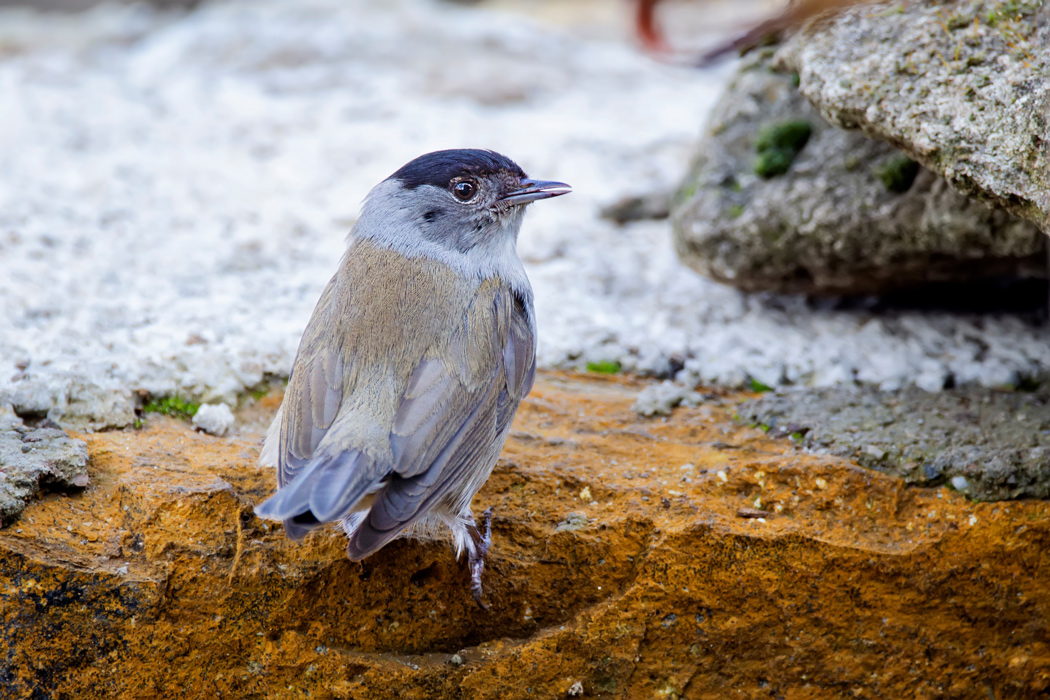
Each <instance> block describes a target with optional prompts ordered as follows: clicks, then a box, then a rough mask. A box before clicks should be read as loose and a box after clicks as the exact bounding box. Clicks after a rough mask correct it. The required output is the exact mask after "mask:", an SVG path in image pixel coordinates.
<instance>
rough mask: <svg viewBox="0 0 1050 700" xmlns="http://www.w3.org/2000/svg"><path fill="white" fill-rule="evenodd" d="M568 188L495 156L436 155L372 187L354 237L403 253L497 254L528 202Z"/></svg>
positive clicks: (514, 232)
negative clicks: (536, 178) (442, 251)
mask: <svg viewBox="0 0 1050 700" xmlns="http://www.w3.org/2000/svg"><path fill="white" fill-rule="evenodd" d="M571 190H572V188H571V187H569V185H566V184H565V183H562V182H552V181H544V180H533V179H531V178H529V177H528V176H527V175H526V174H525V171H524V170H522V169H521V168H520V167H519V166H518V164H517V163H515V162H514V161H512V160H511V159H510V158H507V157H506V156H504V155H500V154H499V153H496V152H494V151H483V150H477V149H454V150H448V151H435V152H433V153H427V154H426V155H422V156H420V157H419V158H416V159H415V160H413V161H411V162H410V163H407V164H406V165H404V166H403V167H402V168H401V169H400V170H398V171H397V172H395V173H394V174H393V175H391V176H390V177H388V178H387V179H386V180H384V181H383V182H381V183H380V184H379V185H378V186H377V187H376V188H375V189H373V190H372V192H371V193H370V194H369V196H368V199H367V200H366V202H365V207H364V210H363V211H362V212H361V219H360V220H359V221H358V227H359V228H360V229H362V230H361V231H360V232H359V233H360V234H363V235H366V236H368V237H370V238H372V239H374V240H375V239H378V240H381V241H383V242H385V243H387V244H389V245H391V246H392V247H395V248H397V249H400V250H402V251H404V252H412V251H415V250H419V251H420V252H422V253H424V254H425V253H426V249H429V251H434V250H435V249H443V250H444V251H447V252H448V253H450V254H459V255H467V254H470V253H471V251H474V252H475V253H477V254H491V255H498V254H500V251H503V250H505V249H507V247H508V245H509V247H510V250H511V251H512V250H513V246H514V242H515V240H516V239H517V235H518V230H519V229H520V228H521V220H522V215H523V214H524V210H525V205H526V204H529V203H530V202H535V201H537V200H540V199H548V198H550V197H557V196H558V195H562V194H567V193H568V192H570V191H571ZM442 257H444V256H442Z"/></svg>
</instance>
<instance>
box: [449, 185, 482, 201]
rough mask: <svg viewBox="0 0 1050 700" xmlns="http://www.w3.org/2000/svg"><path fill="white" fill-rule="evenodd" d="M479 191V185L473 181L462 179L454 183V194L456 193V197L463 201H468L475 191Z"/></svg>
mask: <svg viewBox="0 0 1050 700" xmlns="http://www.w3.org/2000/svg"><path fill="white" fill-rule="evenodd" d="M477 191H478V186H477V185H475V184H474V183H473V182H468V181H466V180H462V181H460V182H457V183H456V184H454V185H452V194H454V195H456V199H458V200H459V201H461V202H466V201H467V200H469V199H470V198H471V197H473V196H474V193H475V192H477Z"/></svg>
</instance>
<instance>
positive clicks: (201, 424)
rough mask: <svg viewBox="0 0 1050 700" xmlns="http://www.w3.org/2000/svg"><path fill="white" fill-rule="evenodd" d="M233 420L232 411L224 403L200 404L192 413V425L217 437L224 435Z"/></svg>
mask: <svg viewBox="0 0 1050 700" xmlns="http://www.w3.org/2000/svg"><path fill="white" fill-rule="evenodd" d="M235 422H236V420H235V419H234V417H233V411H231V410H230V407H229V406H227V405H226V404H224V403H219V404H209V403H205V404H201V407H200V408H198V409H197V412H196V413H194V414H193V427H195V428H197V429H199V430H203V431H204V432H206V433H208V434H210V435H215V436H217V437H223V436H224V435H226V433H228V432H229V431H230V428H232V427H233V424H234V423H235Z"/></svg>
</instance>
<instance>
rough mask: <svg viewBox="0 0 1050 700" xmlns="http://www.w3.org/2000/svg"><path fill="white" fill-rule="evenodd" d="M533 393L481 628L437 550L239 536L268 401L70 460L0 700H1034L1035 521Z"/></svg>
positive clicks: (463, 575)
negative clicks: (221, 432) (197, 426)
mask: <svg viewBox="0 0 1050 700" xmlns="http://www.w3.org/2000/svg"><path fill="white" fill-rule="evenodd" d="M642 385H643V384H642V382H641V381H640V380H623V379H616V378H601V377H588V376H581V375H571V374H555V373H546V374H542V373H541V375H540V378H539V380H538V382H537V385H536V388H535V389H534V390H533V393H532V395H531V396H530V397H529V398H528V399H527V400H526V401H525V403H524V404H523V406H522V409H521V411H520V412H519V415H518V419H517V421H516V423H515V426H514V427H515V431H514V433H513V434H512V436H511V439H510V441H509V442H508V445H507V448H506V450H505V451H504V455H503V458H502V459H501V461H500V463H499V464H498V465H497V467H496V470H495V472H494V473H493V475H492V478H491V479H490V480H489V482H488V483H487V484H486V486H485V488H484V489H483V490H482V491H481V493H480V494H479V496H478V498H477V499H476V502H475V506H476V508H477V509H478V510H479V511H480V510H481V509H484V508H486V507H488V506H492V507H493V511H494V520H493V548H492V552H491V553H490V557H489V560H488V566H487V568H486V571H485V580H484V582H485V591H486V600H487V602H488V603H489V609H488V610H480V609H479V608H478V607H476V606H475V604H474V602H473V601H472V599H471V597H470V592H469V588H468V576H467V572H466V567H465V563H464V562H462V561H461V562H457V561H456V560H455V558H454V556H453V553H452V551H451V550H450V548H449V547H448V546H446V545H445V544H443V543H425V544H424V543H419V542H415V541H408V540H404V541H397V542H395V543H393V544H392V545H390V546H388V547H386V548H385V549H383V550H382V551H381V552H379V553H378V554H376V555H375V556H373V557H371V558H369V559H368V560H366V561H365V562H363V563H362V564H353V563H351V562H349V561H348V560H347V559H346V557H345V555H344V551H343V550H344V537H343V535H342V534H341V532H340V531H338V530H337V529H336V528H334V527H330V528H325V529H323V530H321V531H319V532H317V533H315V534H313V535H311V536H309V537H308V538H306V539H305V540H304V541H302V542H299V543H294V542H289V541H287V540H286V539H285V537H284V534H283V532H282V531H281V528H280V526H274V525H272V524H266V523H264V522H262V521H260V520H259V519H257V518H256V517H255V516H254V515H253V513H252V503H255V502H259V501H261V500H262V499H263V498H265V497H266V496H267V495H268V494H269V493H270V491H271V490H272V489H273V484H274V476H273V474H272V473H270V472H269V471H268V470H264V469H260V468H259V467H257V466H256V464H255V462H256V458H257V455H258V447H259V439H260V437H261V434H262V430H263V427H264V425H265V419H266V417H268V416H269V415H272V413H273V412H274V411H275V410H276V407H277V405H278V403H279V397H276V396H270V397H267V398H266V399H264V400H263V401H262V402H261V407H257V408H256V409H255V415H254V416H253V415H252V414H250V413H249V414H242V416H241V418H242V421H249V422H252V421H253V420H254V422H253V423H252V425H251V427H249V428H246V429H243V430H242V432H241V434H240V435H238V436H235V437H233V438H224V439H220V438H214V437H210V436H207V435H202V434H198V433H194V432H193V431H192V430H191V429H190V428H189V426H187V425H186V424H184V423H179V422H177V421H175V420H172V419H166V418H153V419H151V420H150V421H149V425H148V427H147V428H146V429H144V430H140V431H131V430H129V431H125V432H108V433H98V434H93V435H82V436H78V437H81V438H83V439H85V440H86V441H87V442H88V446H89V453H90V456H91V462H90V465H89V471H90V475H91V485H90V486H89V487H88V488H87V489H86V490H85V491H84V492H82V493H77V494H52V495H49V496H47V497H45V498H43V499H41V500H39V501H37V502H34V503H33V504H31V505H30V506H29V507H28V508H27V509H26V511H25V513H24V514H23V516H22V518H21V520H19V521H17V522H15V523H13V524H12V525H11V526H10V527H8V528H6V529H4V530H2V531H0V605H2V630H3V631H2V642H0V697H4V698H7V697H11V698H18V697H31V698H84V699H93V698H150V699H153V698H213V697H226V698H307V697H310V698H355V699H358V698H360V699H366V698H367V699H369V700H381V699H385V698H391V699H393V698H399V699H410V698H419V699H423V698H471V699H473V698H493V699H495V698H500V699H504V698H563V697H585V698H590V697H603V698H631V699H634V698H737V697H739V698H785V699H792V700H793V699H796V698H798V699H802V698H840V697H850V698H852V697H861V698H993V697H994V698H996V699H997V700H1001V699H1003V698H1031V697H1042V696H1045V694H1046V693H1047V692H1048V691H1050V646H1048V644H1050V631H1048V624H1050V623H1048V620H1050V586H1048V583H1050V556H1048V555H1047V552H1048V551H1050V507H1048V504H1046V503H1044V502H1032V501H1029V502H1010V503H973V502H970V501H967V500H966V499H965V498H963V497H962V496H960V495H958V494H956V493H953V492H950V491H948V490H946V489H916V488H907V487H905V486H904V485H903V484H902V482H900V481H898V480H896V479H893V478H891V477H886V476H882V475H880V474H878V473H874V472H870V471H865V470H862V469H860V468H859V467H857V466H856V465H854V464H852V463H850V462H848V461H845V460H841V459H835V458H826V457H815V456H810V455H805V454H801V453H799V452H798V451H797V450H796V449H795V448H794V447H793V446H792V445H791V444H790V443H789V442H788V441H786V440H772V439H770V438H768V437H766V436H765V434H763V433H762V432H761V431H758V430H755V429H751V428H748V427H745V426H742V425H739V424H738V423H736V422H734V421H733V419H732V410H733V405H734V404H735V403H736V402H737V401H738V398H737V397H733V396H728V397H725V398H724V399H720V400H716V401H712V402H709V403H708V404H707V405H703V406H700V407H698V408H691V409H678V410H676V411H675V412H674V414H673V416H671V417H670V418H663V419H661V418H657V419H639V418H638V417H636V416H635V414H634V413H633V412H632V411H631V408H630V407H631V403H632V401H633V399H634V396H635V394H636V393H637V390H638V389H639V388H640V387H641V386H642Z"/></svg>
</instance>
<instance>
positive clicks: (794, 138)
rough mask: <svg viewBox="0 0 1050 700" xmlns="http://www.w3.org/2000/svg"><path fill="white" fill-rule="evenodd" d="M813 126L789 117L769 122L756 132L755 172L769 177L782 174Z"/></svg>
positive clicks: (800, 148) (807, 139)
mask: <svg viewBox="0 0 1050 700" xmlns="http://www.w3.org/2000/svg"><path fill="white" fill-rule="evenodd" d="M812 133H813V127H812V126H811V125H810V123H809V122H808V121H805V120H803V119H789V120H787V121H783V122H779V123H777V124H771V125H769V126H766V127H764V128H763V129H762V130H761V131H759V132H758V138H756V139H755V151H757V152H758V158H757V159H756V160H755V174H757V175H759V176H761V177H764V178H771V177H776V176H777V175H783V174H784V173H786V172H787V171H788V169H789V168H790V167H791V164H792V163H793V162H794V161H795V157H796V156H797V155H798V154H799V153H800V152H801V151H802V149H803V148H804V147H805V146H806V142H807V141H809V137H810V134H812Z"/></svg>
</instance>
